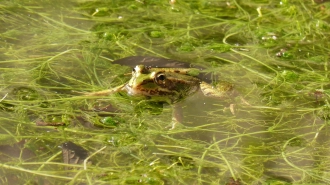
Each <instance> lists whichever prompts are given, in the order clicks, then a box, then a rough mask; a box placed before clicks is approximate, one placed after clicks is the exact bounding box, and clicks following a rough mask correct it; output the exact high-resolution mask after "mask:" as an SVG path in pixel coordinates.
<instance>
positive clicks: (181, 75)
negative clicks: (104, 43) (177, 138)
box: [85, 58, 235, 129]
mask: <svg viewBox="0 0 330 185" xmlns="http://www.w3.org/2000/svg"><path fill="white" fill-rule="evenodd" d="M149 59H150V58H149ZM152 59H154V58H152ZM156 59H159V58H156ZM201 72H202V69H199V68H195V67H178V68H171V67H152V66H148V65H145V64H137V65H136V66H135V67H134V68H133V69H132V72H131V78H130V80H129V81H128V82H126V83H124V84H121V85H119V86H117V87H114V88H111V89H107V90H103V91H97V92H91V93H86V94H85V96H109V95H111V94H114V93H125V94H127V95H128V96H133V97H141V98H143V99H144V100H142V101H149V102H160V103H167V104H170V105H172V107H173V113H172V114H173V116H172V124H171V125H172V128H171V129H174V128H175V125H176V124H177V123H182V119H181V118H180V117H182V116H180V113H178V111H177V110H178V109H180V108H179V106H180V102H182V100H184V99H186V98H187V97H190V96H192V95H194V94H196V93H197V92H199V91H200V92H201V93H202V94H203V95H204V96H207V97H213V98H219V99H224V98H228V97H231V96H232V95H233V94H235V91H234V88H233V84H231V83H228V82H225V81H221V82H220V83H216V84H215V83H214V84H210V83H207V82H205V81H203V80H202V79H201V78H199V76H200V74H201Z"/></svg>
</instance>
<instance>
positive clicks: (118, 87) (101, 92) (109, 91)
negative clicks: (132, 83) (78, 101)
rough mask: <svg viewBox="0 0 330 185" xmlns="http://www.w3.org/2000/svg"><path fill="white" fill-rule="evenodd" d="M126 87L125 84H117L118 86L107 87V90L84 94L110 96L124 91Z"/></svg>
mask: <svg viewBox="0 0 330 185" xmlns="http://www.w3.org/2000/svg"><path fill="white" fill-rule="evenodd" d="M124 89H125V84H124V85H120V86H117V87H115V88H112V89H107V90H104V91H98V92H91V93H85V94H84V96H108V95H111V94H114V93H117V92H120V91H123V90H124Z"/></svg>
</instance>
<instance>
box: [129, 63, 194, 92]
mask: <svg viewBox="0 0 330 185" xmlns="http://www.w3.org/2000/svg"><path fill="white" fill-rule="evenodd" d="M196 70H198V69H194V68H190V69H186V68H150V67H146V66H144V65H137V66H136V67H135V68H134V69H133V70H132V78H131V79H130V81H129V82H128V83H127V84H126V86H125V88H126V90H127V93H128V94H129V95H132V96H136V95H144V96H149V97H152V96H171V97H170V98H172V99H178V98H184V97H185V96H187V95H189V94H191V93H192V92H196V91H197V90H198V88H199V83H200V80H199V79H198V78H196V77H195V75H196ZM192 74H193V75H192ZM197 75H198V73H197Z"/></svg>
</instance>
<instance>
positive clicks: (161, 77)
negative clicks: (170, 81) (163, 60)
mask: <svg viewBox="0 0 330 185" xmlns="http://www.w3.org/2000/svg"><path fill="white" fill-rule="evenodd" d="M165 80H166V76H165V74H163V73H159V74H157V75H156V78H155V81H156V83H158V84H164V83H165Z"/></svg>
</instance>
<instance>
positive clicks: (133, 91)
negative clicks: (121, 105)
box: [125, 82, 176, 96]
mask: <svg viewBox="0 0 330 185" xmlns="http://www.w3.org/2000/svg"><path fill="white" fill-rule="evenodd" d="M148 84H149V85H150V84H152V83H150V82H145V83H142V84H141V85H140V86H139V87H134V86H132V85H129V84H126V85H125V90H126V91H127V94H128V95H130V96H172V95H175V94H176V92H175V91H170V90H168V89H166V88H162V87H160V86H158V85H156V84H152V86H150V87H148Z"/></svg>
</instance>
